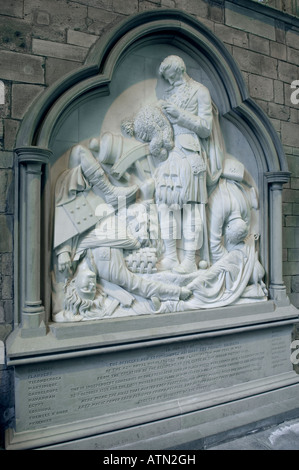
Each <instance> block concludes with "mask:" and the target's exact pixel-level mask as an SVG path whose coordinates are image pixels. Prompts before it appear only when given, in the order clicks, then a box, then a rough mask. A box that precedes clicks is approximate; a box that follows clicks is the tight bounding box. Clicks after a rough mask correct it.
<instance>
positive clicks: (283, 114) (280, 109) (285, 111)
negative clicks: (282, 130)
mask: <svg viewBox="0 0 299 470" xmlns="http://www.w3.org/2000/svg"><path fill="white" fill-rule="evenodd" d="M268 115H269V117H271V118H274V119H278V120H280V121H288V120H289V119H290V108H289V107H288V106H282V105H279V104H277V103H269V105H268Z"/></svg>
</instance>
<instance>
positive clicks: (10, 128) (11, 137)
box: [4, 119, 20, 150]
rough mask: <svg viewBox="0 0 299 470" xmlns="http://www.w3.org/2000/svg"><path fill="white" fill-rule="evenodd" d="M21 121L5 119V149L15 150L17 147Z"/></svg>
mask: <svg viewBox="0 0 299 470" xmlns="http://www.w3.org/2000/svg"><path fill="white" fill-rule="evenodd" d="M19 124H20V122H19V121H14V120H13V119H5V121H4V147H5V150H13V149H14V147H15V142H16V137H17V132H18V128H19Z"/></svg>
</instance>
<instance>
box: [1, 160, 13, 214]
mask: <svg viewBox="0 0 299 470" xmlns="http://www.w3.org/2000/svg"><path fill="white" fill-rule="evenodd" d="M13 205H14V188H13V172H12V170H10V169H5V170H0V212H6V213H12V212H13Z"/></svg>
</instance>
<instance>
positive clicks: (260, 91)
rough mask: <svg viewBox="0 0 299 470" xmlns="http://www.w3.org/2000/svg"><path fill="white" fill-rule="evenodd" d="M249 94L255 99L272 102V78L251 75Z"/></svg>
mask: <svg viewBox="0 0 299 470" xmlns="http://www.w3.org/2000/svg"><path fill="white" fill-rule="evenodd" d="M249 92H250V95H251V96H252V97H253V98H260V99H263V100H266V101H271V100H272V99H273V94H274V92H273V80H272V79H271V78H266V77H261V76H259V75H252V74H251V75H249ZM272 117H274V116H272Z"/></svg>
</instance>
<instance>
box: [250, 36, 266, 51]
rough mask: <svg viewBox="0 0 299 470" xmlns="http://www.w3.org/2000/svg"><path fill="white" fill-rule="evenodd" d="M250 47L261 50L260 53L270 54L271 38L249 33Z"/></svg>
mask: <svg viewBox="0 0 299 470" xmlns="http://www.w3.org/2000/svg"><path fill="white" fill-rule="evenodd" d="M249 49H252V50H253V51H256V52H259V53H260V54H265V55H269V54H270V45H269V40H268V39H265V38H261V37H260V36H255V35H253V34H249Z"/></svg>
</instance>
